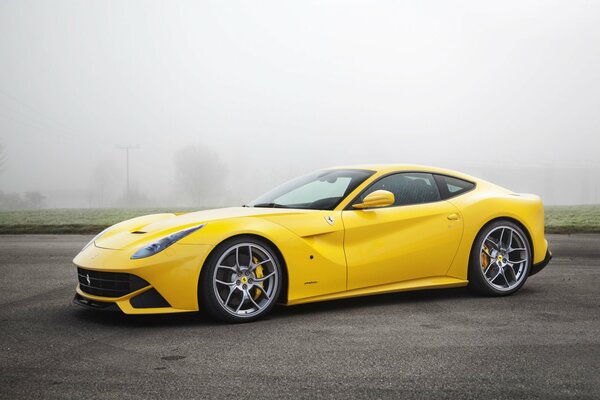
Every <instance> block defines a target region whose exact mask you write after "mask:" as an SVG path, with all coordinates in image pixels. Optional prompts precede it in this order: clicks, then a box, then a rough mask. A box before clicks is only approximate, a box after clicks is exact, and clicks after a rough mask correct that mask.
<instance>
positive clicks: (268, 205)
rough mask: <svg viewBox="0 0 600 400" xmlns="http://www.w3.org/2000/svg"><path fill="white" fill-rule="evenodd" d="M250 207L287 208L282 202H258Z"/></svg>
mask: <svg viewBox="0 0 600 400" xmlns="http://www.w3.org/2000/svg"><path fill="white" fill-rule="evenodd" d="M252 207H265V208H288V207H286V206H284V205H282V204H277V203H258V204H254V205H253V206H252Z"/></svg>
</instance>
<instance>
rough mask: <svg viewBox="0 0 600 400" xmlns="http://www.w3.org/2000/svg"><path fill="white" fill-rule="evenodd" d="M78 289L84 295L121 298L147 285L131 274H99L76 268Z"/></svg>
mask: <svg viewBox="0 0 600 400" xmlns="http://www.w3.org/2000/svg"><path fill="white" fill-rule="evenodd" d="M77 277H78V279H79V287H80V288H81V290H82V291H83V292H85V293H89V294H91V295H94V296H102V297H121V296H125V295H127V294H129V293H131V292H135V291H136V290H139V289H141V288H143V287H146V286H148V285H149V283H148V282H146V281H145V280H143V279H142V278H140V277H139V276H135V275H132V274H125V273H122V272H100V271H92V270H89V269H83V268H77Z"/></svg>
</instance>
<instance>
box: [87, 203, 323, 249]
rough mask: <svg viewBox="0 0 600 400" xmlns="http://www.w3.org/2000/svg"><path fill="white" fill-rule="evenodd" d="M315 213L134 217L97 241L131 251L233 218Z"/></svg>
mask: <svg viewBox="0 0 600 400" xmlns="http://www.w3.org/2000/svg"><path fill="white" fill-rule="evenodd" d="M314 212H316V211H315V210H298V209H285V208H254V207H229V208H218V209H214V210H204V211H196V212H190V213H184V214H169V213H164V214H152V215H146V216H142V217H137V218H133V219H130V220H127V221H124V222H121V223H119V224H116V225H114V226H112V227H111V228H109V229H108V230H107V231H106V232H105V233H104V234H102V235H101V236H100V237H99V238H97V239H96V240H95V241H94V244H95V245H96V246H97V247H101V248H105V249H115V250H120V249H128V248H133V247H141V246H143V245H144V244H146V243H148V242H150V241H153V240H156V239H160V238H162V237H164V236H167V235H169V234H171V233H175V232H178V231H180V230H184V229H188V228H191V227H194V226H198V225H201V224H206V223H210V222H214V221H219V220H225V219H232V218H266V217H272V216H289V215H301V214H307V213H314Z"/></svg>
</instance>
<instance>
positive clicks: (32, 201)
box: [25, 192, 46, 209]
mask: <svg viewBox="0 0 600 400" xmlns="http://www.w3.org/2000/svg"><path fill="white" fill-rule="evenodd" d="M45 199H46V196H44V195H43V194H41V193H40V192H25V201H26V202H27V204H28V205H29V207H31V208H35V209H39V208H42V206H43V205H44V200H45Z"/></svg>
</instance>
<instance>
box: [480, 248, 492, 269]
mask: <svg viewBox="0 0 600 400" xmlns="http://www.w3.org/2000/svg"><path fill="white" fill-rule="evenodd" d="M489 252H490V249H488V247H487V246H486V245H485V244H484V245H483V250H482V251H481V256H480V258H481V268H482V269H483V270H485V269H486V268H487V266H488V265H489V264H490V256H488V253H489Z"/></svg>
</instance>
